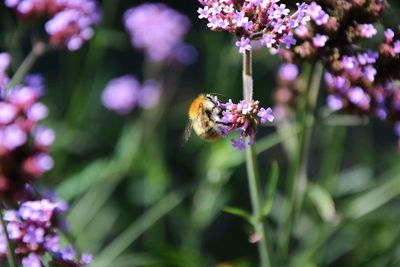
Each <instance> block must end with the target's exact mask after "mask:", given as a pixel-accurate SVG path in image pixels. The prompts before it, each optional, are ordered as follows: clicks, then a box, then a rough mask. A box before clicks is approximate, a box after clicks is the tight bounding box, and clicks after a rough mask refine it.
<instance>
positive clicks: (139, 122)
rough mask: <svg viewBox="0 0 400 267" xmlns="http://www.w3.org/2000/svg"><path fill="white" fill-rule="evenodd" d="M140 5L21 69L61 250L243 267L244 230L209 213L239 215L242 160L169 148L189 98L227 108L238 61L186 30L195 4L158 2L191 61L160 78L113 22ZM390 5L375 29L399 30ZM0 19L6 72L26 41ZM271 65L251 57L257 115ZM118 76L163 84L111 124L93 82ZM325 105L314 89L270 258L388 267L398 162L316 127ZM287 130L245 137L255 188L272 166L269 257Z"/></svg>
mask: <svg viewBox="0 0 400 267" xmlns="http://www.w3.org/2000/svg"><path fill="white" fill-rule="evenodd" d="M142 2H144V1H128V0H126V1H116V0H103V1H101V5H102V10H103V22H102V23H101V24H100V25H99V26H98V27H97V29H96V32H95V36H94V38H93V39H92V40H90V41H89V42H88V43H87V44H85V45H84V47H83V48H82V49H81V50H79V51H76V52H73V53H70V52H68V51H52V52H50V53H47V54H46V55H45V56H44V57H43V58H41V59H40V60H39V61H38V63H37V64H36V65H35V66H34V68H33V72H39V73H43V74H44V76H45V78H46V81H47V86H48V89H47V94H46V96H45V97H44V102H45V103H46V104H47V105H48V107H49V111H50V116H49V118H48V119H47V121H46V124H47V125H49V126H51V127H52V128H54V129H55V131H56V133H57V139H56V143H55V145H54V146H53V150H52V151H51V153H52V155H53V156H54V161H55V167H54V169H53V170H52V171H51V172H49V173H47V174H46V175H45V178H43V179H42V180H41V183H42V184H43V185H45V186H48V187H52V188H55V189H56V192H57V193H58V194H59V196H60V197H61V198H63V199H65V200H67V201H69V202H70V204H71V208H70V211H69V213H68V216H67V220H68V224H69V228H70V231H71V236H70V237H68V238H69V239H71V240H73V241H74V243H76V245H77V247H80V248H81V249H82V251H90V252H92V253H93V254H94V263H93V265H92V266H95V267H98V266H99V267H100V266H101V267H105V266H113V267H123V266H126V267H132V266H182V267H192V266H193V267H197V266H205V267H209V266H218V267H222V266H224V267H227V266H235V267H245V266H256V263H257V249H256V246H255V245H254V244H251V243H250V242H249V237H250V236H251V234H252V232H251V228H250V226H249V224H248V223H247V222H246V221H245V220H242V219H241V218H239V217H237V216H232V215H231V214H229V213H227V212H224V211H223V210H224V209H225V208H226V207H227V206H235V207H240V208H241V209H243V210H250V204H249V200H248V199H249V196H248V190H247V182H246V178H245V166H244V155H243V154H242V152H240V151H237V150H235V149H234V148H232V147H231V145H230V140H229V139H223V140H221V141H218V142H215V143H206V142H204V141H202V140H200V139H199V138H197V136H192V138H191V139H190V140H189V142H188V143H187V144H186V145H184V146H182V145H181V141H180V138H181V134H182V132H183V131H184V128H185V125H186V123H187V114H186V112H187V108H188V105H189V103H190V101H191V100H192V99H193V98H195V97H196V96H197V95H198V94H199V93H203V92H210V93H218V94H221V95H223V96H225V97H226V98H232V99H235V100H238V99H240V98H241V97H240V96H241V94H242V90H241V56H240V54H239V53H238V52H237V48H236V47H235V46H234V40H233V39H231V37H230V36H228V35H227V34H224V33H213V32H210V31H209V30H208V29H207V27H206V25H205V24H204V22H203V21H199V20H198V19H197V14H196V10H197V7H198V6H197V3H196V1H172V0H170V1H161V2H164V3H166V4H168V5H170V6H171V7H173V8H175V9H177V10H179V11H181V12H183V13H184V14H186V15H187V16H189V17H190V18H191V20H192V28H191V31H190V32H189V33H188V36H187V40H186V41H187V43H189V44H191V45H193V46H194V47H195V48H196V49H197V51H198V59H197V62H196V63H194V64H193V65H190V66H186V67H182V66H181V67H176V66H175V67H171V68H164V69H162V72H161V73H160V72H159V70H158V69H155V68H154V65H153V66H152V67H151V66H150V67H149V65H148V64H146V62H145V60H144V56H143V54H142V53H141V52H140V51H136V50H134V49H133V48H132V46H131V44H130V39H129V36H128V34H127V33H126V32H125V30H124V27H123V23H122V14H123V13H124V11H125V10H127V9H128V8H129V7H132V6H136V5H138V4H140V3H142ZM391 5H392V7H391V9H389V11H388V13H387V14H386V17H385V19H384V23H386V24H387V25H388V26H393V25H396V22H397V24H399V20H398V14H399V12H400V5H399V3H398V2H397V1H396V0H392V1H391ZM0 20H1V24H0V32H1V35H0V50H1V51H5V50H7V51H8V52H10V53H11V54H12V56H13V59H14V60H13V66H12V67H13V70H15V69H16V68H17V67H18V64H20V62H21V61H22V59H23V57H24V55H26V54H27V52H28V50H29V48H30V47H29V46H30V40H31V38H35V36H34V31H32V26H31V25H29V24H26V23H25V24H24V23H20V22H17V20H16V19H15V17H14V15H13V14H12V12H10V10H8V9H6V8H5V6H4V5H3V4H1V5H0ZM148 34H152V33H148ZM279 63H280V60H279V58H278V57H276V56H272V55H270V54H269V53H268V51H266V50H260V51H256V52H255V53H254V86H255V97H256V99H260V100H261V103H265V105H266V106H269V105H271V106H272V105H273V98H272V96H273V92H274V88H275V85H276V84H275V75H276V72H277V67H278V65H279ZM157 73H158V74H157ZM126 74H134V75H136V76H137V77H138V78H139V79H140V80H146V79H148V78H154V77H149V75H150V76H154V75H155V74H156V76H157V77H156V78H159V79H160V80H162V81H163V84H164V86H163V97H162V99H161V102H160V104H159V106H158V107H157V108H154V109H151V110H137V111H135V112H133V113H131V114H130V115H126V116H121V115H117V114H115V113H113V112H111V111H109V110H106V109H105V108H104V107H103V106H102V104H101V93H102V90H103V89H104V87H105V86H106V84H107V82H108V81H109V80H111V79H113V78H115V77H118V76H122V75H126ZM325 94H326V93H325V92H324V88H321V97H320V102H319V104H318V110H317V113H318V114H317V122H316V126H315V127H314V132H313V136H312V143H311V153H310V154H309V164H308V165H309V172H308V176H309V177H308V178H309V184H308V186H307V189H306V197H305V201H304V204H303V209H302V211H303V212H302V213H301V215H300V216H299V219H298V220H297V223H296V224H295V225H294V237H293V242H292V246H291V247H290V250H289V254H287V253H288V252H287V251H285V250H282V251H277V252H276V254H277V259H278V260H279V261H281V260H282V259H286V260H282V262H285V264H286V265H285V266H293V267H298V266H301V267H308V266H310V267H312V266H327V267H328V266H343V267H367V266H368V267H375V266H376V267H382V266H388V267H389V266H393V267H396V266H400V228H399V227H398V224H399V220H400V213H399V211H398V206H399V204H400V202H399V196H400V165H399V162H400V158H399V155H398V150H397V147H396V138H395V136H394V134H393V132H392V128H391V126H389V125H383V124H382V123H377V122H375V121H368V123H365V120H364V119H363V118H357V117H353V116H333V115H326V112H325V108H324V106H325V103H324V99H325V97H324V96H325ZM297 131H298V129H297V128H295V127H294V128H292V129H291V131H285V130H281V131H276V130H275V129H274V128H272V127H267V128H261V129H260V131H259V133H258V135H257V141H256V149H257V152H258V155H259V158H258V159H259V165H260V174H261V177H262V184H263V188H267V185H268V184H269V183H268V177H270V169H271V166H272V162H273V161H276V162H277V163H278V165H279V170H280V171H279V179H278V188H277V192H276V194H275V198H274V202H273V205H272V206H271V207H268V210H269V209H270V210H269V212H270V213H269V217H268V219H267V221H268V225H269V229H268V230H269V235H270V237H271V238H272V239H274V240H278V243H277V244H279V241H280V240H281V239H282V235H284V231H285V229H283V227H282V219H283V218H284V216H285V214H283V210H284V209H283V207H284V205H285V203H286V202H287V195H286V194H285V187H286V183H287V182H288V176H289V175H290V170H288V169H287V166H288V165H289V162H290V161H291V160H292V159H293V156H294V155H293V154H290V152H291V151H292V150H291V149H290V147H291V140H292V138H293V137H294V136H295V135H296V133H297ZM267 190H268V189H267ZM231 212H232V210H231ZM238 212H239V211H238V210H236V213H238ZM239 213H240V212H239ZM242 215H243V214H242ZM277 244H274V247H273V249H274V250H275V247H276V246H277ZM277 266H278V265H277Z"/></svg>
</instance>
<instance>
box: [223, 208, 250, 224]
mask: <svg viewBox="0 0 400 267" xmlns="http://www.w3.org/2000/svg"><path fill="white" fill-rule="evenodd" d="M223 211H224V212H226V213H228V214H231V215H234V216H237V217H240V218H242V219H245V220H246V221H247V222H249V223H253V216H251V214H250V213H248V212H247V211H245V210H243V209H241V208H237V207H226V208H224V209H223Z"/></svg>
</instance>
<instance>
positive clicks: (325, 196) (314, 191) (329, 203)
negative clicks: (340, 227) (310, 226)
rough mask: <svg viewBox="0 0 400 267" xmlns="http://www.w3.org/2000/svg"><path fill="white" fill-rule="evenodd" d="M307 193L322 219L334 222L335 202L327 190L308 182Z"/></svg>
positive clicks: (335, 217) (335, 219)
mask: <svg viewBox="0 0 400 267" xmlns="http://www.w3.org/2000/svg"><path fill="white" fill-rule="evenodd" d="M307 195H308V197H309V198H310V200H311V202H312V203H313V204H314V205H315V207H316V208H317V210H318V213H319V215H320V216H321V218H322V219H323V220H324V221H326V222H330V223H336V221H337V216H336V209H335V203H334V201H333V199H332V196H331V195H330V194H329V192H328V191H327V190H325V189H324V188H323V187H321V186H319V185H317V184H310V185H309V187H308V191H307Z"/></svg>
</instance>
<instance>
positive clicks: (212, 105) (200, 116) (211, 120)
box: [185, 94, 223, 141]
mask: <svg viewBox="0 0 400 267" xmlns="http://www.w3.org/2000/svg"><path fill="white" fill-rule="evenodd" d="M188 115H189V120H190V121H189V124H188V127H187V128H186V132H185V140H187V139H188V138H189V136H190V133H191V129H193V130H194V132H195V133H196V134H197V135H198V136H199V137H200V138H202V139H204V140H207V141H215V140H217V139H219V138H220V137H221V136H222V131H221V125H222V124H223V123H222V121H221V118H222V110H221V108H220V107H219V106H218V101H217V100H216V98H215V97H213V96H212V95H209V94H207V95H199V96H198V97H197V98H196V99H194V100H193V102H192V103H191V105H190V107H189V112H188Z"/></svg>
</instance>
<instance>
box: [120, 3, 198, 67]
mask: <svg viewBox="0 0 400 267" xmlns="http://www.w3.org/2000/svg"><path fill="white" fill-rule="evenodd" d="M124 24H125V28H126V30H127V31H128V33H129V35H130V38H131V42H132V45H133V46H134V47H135V48H136V49H139V50H142V51H143V52H144V53H145V55H146V57H147V58H148V59H149V60H151V61H156V62H161V61H167V60H172V61H178V62H181V63H184V64H190V63H191V62H192V61H193V60H194V57H195V55H196V53H195V51H194V48H192V47H191V46H189V45H187V44H185V43H184V42H183V39H184V37H185V35H186V33H187V32H188V31H189V28H190V20H189V19H188V18H187V17H186V16H185V15H183V14H181V13H179V12H178V11H176V10H174V9H171V8H169V7H168V6H166V5H165V4H161V3H151V4H150V3H146V4H142V5H139V6H137V7H133V8H130V9H128V10H127V11H126V12H125V14H124Z"/></svg>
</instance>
